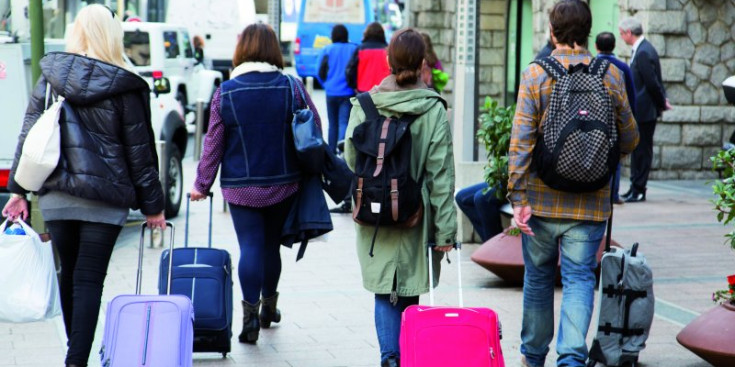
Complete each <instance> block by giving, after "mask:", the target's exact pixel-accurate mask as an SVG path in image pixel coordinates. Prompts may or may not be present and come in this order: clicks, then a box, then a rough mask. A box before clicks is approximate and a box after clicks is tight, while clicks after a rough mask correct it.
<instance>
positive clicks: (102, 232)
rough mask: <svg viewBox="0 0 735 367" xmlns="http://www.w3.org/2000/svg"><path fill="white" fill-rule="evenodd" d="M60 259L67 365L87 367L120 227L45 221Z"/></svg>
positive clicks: (72, 221) (77, 222) (70, 221)
mask: <svg viewBox="0 0 735 367" xmlns="http://www.w3.org/2000/svg"><path fill="white" fill-rule="evenodd" d="M46 226H47V228H48V230H49V232H50V233H51V239H52V242H53V244H54V246H56V249H57V251H58V252H59V257H60V258H61V282H60V284H59V287H60V290H61V292H60V293H61V294H60V296H61V309H62V311H63V314H64V326H65V328H66V337H67V338H68V339H69V342H68V346H69V350H68V352H67V354H66V363H67V364H76V365H79V366H86V365H87V360H88V359H89V353H90V350H91V349H92V341H93V340H94V331H95V328H96V326H97V316H98V315H99V312H100V300H101V298H102V286H103V284H104V282H105V276H106V275H107V266H108V264H109V263H110V256H111V255H112V249H113V247H114V246H115V241H117V236H118V235H119V234H120V230H122V227H121V226H116V225H113V224H105V223H93V222H82V221H78V220H54V221H48V222H46Z"/></svg>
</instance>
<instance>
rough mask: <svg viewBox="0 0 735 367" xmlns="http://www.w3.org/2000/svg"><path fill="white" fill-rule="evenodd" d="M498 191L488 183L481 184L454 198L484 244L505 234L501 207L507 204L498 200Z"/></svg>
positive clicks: (460, 191)
mask: <svg viewBox="0 0 735 367" xmlns="http://www.w3.org/2000/svg"><path fill="white" fill-rule="evenodd" d="M497 190H498V189H497V187H493V188H490V186H489V185H488V184H487V182H480V183H477V184H474V185H470V186H467V187H465V188H463V189H462V190H459V191H458V192H457V195H456V196H455V197H454V200H455V201H456V202H457V206H458V207H459V209H460V210H462V213H464V214H465V215H466V216H467V218H468V219H469V220H470V222H471V223H472V227H473V228H474V229H475V231H476V232H477V234H478V235H480V240H481V241H482V242H485V241H487V240H489V239H491V238H493V237H494V236H495V235H497V234H499V233H501V232H503V225H502V224H501V222H500V207H501V206H503V204H505V203H506V202H505V200H500V199H498V196H497V195H496V192H497Z"/></svg>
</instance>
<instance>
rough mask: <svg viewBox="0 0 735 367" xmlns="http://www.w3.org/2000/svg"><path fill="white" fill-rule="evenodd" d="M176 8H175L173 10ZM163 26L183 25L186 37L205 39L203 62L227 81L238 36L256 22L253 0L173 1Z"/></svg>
mask: <svg viewBox="0 0 735 367" xmlns="http://www.w3.org/2000/svg"><path fill="white" fill-rule="evenodd" d="M174 4H175V6H174ZM166 22H167V23H176V24H184V25H186V27H187V28H188V29H189V34H190V35H191V37H192V38H194V36H201V37H202V38H203V39H204V58H205V62H206V63H210V62H211V67H212V69H214V70H217V71H220V72H222V75H224V77H225V80H227V79H229V76H230V69H231V68H232V56H233V54H234V53H235V45H236V43H237V36H238V35H239V34H240V33H241V32H242V30H243V29H245V27H247V26H248V25H250V24H252V23H255V22H256V16H255V3H254V1H253V0H176V1H175V2H173V1H172V2H171V3H170V4H169V6H168V9H167V11H166Z"/></svg>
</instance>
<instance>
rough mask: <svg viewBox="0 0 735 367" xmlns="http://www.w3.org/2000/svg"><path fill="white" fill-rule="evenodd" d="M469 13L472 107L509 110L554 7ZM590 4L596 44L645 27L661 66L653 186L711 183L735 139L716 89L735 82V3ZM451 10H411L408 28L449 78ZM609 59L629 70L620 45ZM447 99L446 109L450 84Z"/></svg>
mask: <svg viewBox="0 0 735 367" xmlns="http://www.w3.org/2000/svg"><path fill="white" fill-rule="evenodd" d="M476 3H477V27H478V37H477V40H478V41H477V43H478V44H477V51H476V52H477V71H476V75H477V82H478V83H479V88H478V91H479V92H478V95H476V96H474V97H475V99H476V100H477V101H478V106H479V105H480V103H482V101H483V100H484V98H485V96H490V97H492V98H494V99H496V100H498V101H500V102H501V103H505V104H509V103H513V102H514V100H515V93H516V89H517V83H518V79H519V75H520V73H521V71H522V70H523V69H524V68H525V67H526V65H528V63H529V62H531V61H532V60H533V57H534V55H535V53H536V52H537V51H538V50H540V49H541V48H542V47H543V45H544V44H545V42H546V39H547V38H548V31H547V29H548V11H549V9H550V8H551V7H552V6H553V4H554V3H555V1H554V0H476ZM589 3H590V8H591V10H592V14H593V29H592V36H593V37H594V36H595V35H596V34H597V33H599V32H602V31H610V32H613V34H615V35H616V37H617V34H618V29H617V24H618V21H619V20H620V19H623V18H624V17H627V16H634V17H636V18H638V19H639V20H641V22H642V23H643V30H644V35H645V36H646V38H647V39H648V40H650V41H651V43H652V44H653V45H654V46H655V47H656V49H657V50H658V53H659V56H660V57H661V67H662V70H663V80H664V85H665V87H666V91H667V96H668V98H669V100H670V102H671V103H672V104H673V105H674V109H673V110H671V111H667V112H665V113H664V116H663V118H662V119H661V121H659V124H658V125H657V127H656V134H655V137H654V144H655V148H654V162H653V170H652V172H651V178H652V179H695V178H713V177H716V176H717V174H716V173H715V172H713V171H712V170H711V166H712V165H711V163H710V161H709V157H711V156H712V155H714V154H715V153H716V152H717V151H718V150H719V149H720V147H721V146H722V143H723V142H725V141H727V140H729V139H730V136H731V135H732V134H733V132H734V131H735V107H733V106H730V105H728V104H727V102H726V100H725V96H724V93H723V91H722V88H721V84H722V81H724V80H725V79H726V78H727V77H729V76H731V75H735V0H589ZM456 8H457V1H456V0H411V2H410V6H409V7H408V9H409V11H410V12H411V14H410V16H409V19H410V22H411V25H412V26H414V27H417V28H419V29H421V30H422V31H426V32H427V33H429V34H430V35H431V36H432V40H433V43H434V48H435V50H436V52H437V55H438V56H439V58H440V59H441V61H442V63H444V65H445V67H446V68H447V70H448V71H449V73H450V75H451V74H452V70H453V60H454V57H455V55H454V51H455V50H454V46H453V45H454V43H455V42H454V40H455V39H456V37H457V34H456V33H455V32H454V30H455V29H456V24H457V19H456V18H457V17H456V16H455V14H456V11H457V9H456ZM590 44H591V45H593V44H594V42H593V41H592V42H591V43H590ZM592 48H594V47H592ZM616 54H617V55H618V56H619V57H621V58H623V59H624V60H626V61H627V60H628V59H629V57H630V47H629V46H627V45H625V44H624V43H623V42H622V40H620V39H618V42H617V46H616ZM445 97H446V98H447V100H448V101H450V103H451V102H452V101H453V98H454V96H453V95H452V84H451V82H450V84H449V86H448V88H447V91H446V94H445ZM463 98H466V96H465V97H463ZM465 123H468V122H467V121H465ZM465 143H468V142H465ZM471 143H474V142H471ZM474 144H476V143H474ZM479 156H480V157H482V154H479ZM480 160H481V161H482V158H480ZM478 178H479V177H478Z"/></svg>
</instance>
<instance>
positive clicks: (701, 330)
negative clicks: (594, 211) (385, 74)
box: [676, 149, 735, 367]
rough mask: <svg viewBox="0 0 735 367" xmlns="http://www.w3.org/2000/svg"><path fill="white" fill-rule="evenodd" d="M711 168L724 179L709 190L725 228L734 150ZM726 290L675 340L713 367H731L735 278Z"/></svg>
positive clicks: (734, 180)
mask: <svg viewBox="0 0 735 367" xmlns="http://www.w3.org/2000/svg"><path fill="white" fill-rule="evenodd" d="M710 160H711V161H712V163H713V165H712V168H713V169H714V170H717V171H721V172H722V174H723V177H724V179H722V180H719V181H717V182H716V183H715V184H714V185H713V186H712V191H713V192H714V194H715V199H713V200H712V203H713V204H714V206H715V211H717V221H719V222H721V223H723V224H725V225H727V224H730V223H731V222H732V220H733V219H735V149H729V150H723V151H720V152H719V153H718V154H717V155H716V156H714V157H712V158H710ZM725 237H726V238H727V241H726V242H727V243H728V245H729V246H730V247H731V248H732V249H733V250H735V229H734V230H733V231H731V232H730V233H728V234H726V235H725ZM727 283H728V287H727V289H724V290H718V291H715V292H714V293H713V294H712V301H714V302H715V303H718V304H719V305H718V306H717V307H715V308H713V309H711V310H709V311H707V312H705V313H703V314H702V315H700V316H699V317H697V318H696V319H694V320H693V321H692V322H691V323H689V324H688V325H687V326H686V327H685V328H684V329H682V330H681V332H679V334H678V335H677V336H676V340H677V341H678V342H679V344H681V345H683V346H684V347H686V348H687V349H689V350H691V351H692V352H694V353H695V354H696V355H698V356H700V357H702V359H704V360H706V361H707V362H709V363H711V364H713V365H714V366H716V367H720V366H722V367H725V366H735V343H733V341H732V335H735V274H733V275H730V276H728V277H727Z"/></svg>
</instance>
